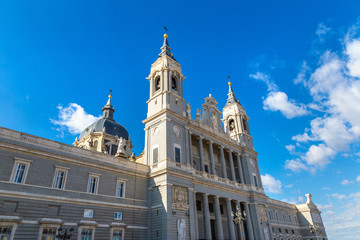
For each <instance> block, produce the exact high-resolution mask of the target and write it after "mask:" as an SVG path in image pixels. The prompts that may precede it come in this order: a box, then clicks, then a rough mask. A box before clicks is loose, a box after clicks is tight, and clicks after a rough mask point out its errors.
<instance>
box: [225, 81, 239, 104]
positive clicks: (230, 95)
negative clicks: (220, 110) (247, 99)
mask: <svg viewBox="0 0 360 240" xmlns="http://www.w3.org/2000/svg"><path fill="white" fill-rule="evenodd" d="M228 79H229V82H228V85H229V92H228V94H227V95H228V99H227V100H226V105H225V106H228V105H230V104H233V103H239V104H240V102H239V100H237V99H236V97H235V93H234V91H233V90H232V87H231V82H230V77H229V76H228Z"/></svg>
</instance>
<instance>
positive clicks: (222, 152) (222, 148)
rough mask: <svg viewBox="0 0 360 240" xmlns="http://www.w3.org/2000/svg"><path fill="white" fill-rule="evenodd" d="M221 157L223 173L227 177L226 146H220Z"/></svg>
mask: <svg viewBox="0 0 360 240" xmlns="http://www.w3.org/2000/svg"><path fill="white" fill-rule="evenodd" d="M220 158H221V169H222V174H223V176H222V177H223V178H227V174H226V162H225V157H224V147H223V146H220Z"/></svg>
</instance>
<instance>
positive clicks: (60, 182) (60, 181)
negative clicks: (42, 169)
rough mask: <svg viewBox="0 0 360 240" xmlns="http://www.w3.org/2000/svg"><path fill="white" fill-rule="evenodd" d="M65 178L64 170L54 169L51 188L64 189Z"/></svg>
mask: <svg viewBox="0 0 360 240" xmlns="http://www.w3.org/2000/svg"><path fill="white" fill-rule="evenodd" d="M65 179H66V171H64V170H56V171H55V179H54V185H53V188H57V189H64V187H65Z"/></svg>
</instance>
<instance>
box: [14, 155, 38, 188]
mask: <svg viewBox="0 0 360 240" xmlns="http://www.w3.org/2000/svg"><path fill="white" fill-rule="evenodd" d="M32 162H33V161H31V160H27V159H23V158H18V157H14V166H13V169H12V172H11V176H10V180H9V182H12V183H16V184H25V182H26V178H27V175H28V172H29V168H30V164H31V163H32ZM18 164H24V165H25V170H24V176H23V179H22V181H21V183H17V182H14V176H15V172H16V168H17V165H18Z"/></svg>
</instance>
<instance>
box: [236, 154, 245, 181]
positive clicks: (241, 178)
mask: <svg viewBox="0 0 360 240" xmlns="http://www.w3.org/2000/svg"><path fill="white" fill-rule="evenodd" d="M236 161H237V165H238V171H239V177H240V182H241V183H245V181H244V176H243V171H242V166H241V160H240V154H238V153H236Z"/></svg>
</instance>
